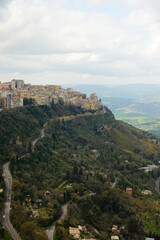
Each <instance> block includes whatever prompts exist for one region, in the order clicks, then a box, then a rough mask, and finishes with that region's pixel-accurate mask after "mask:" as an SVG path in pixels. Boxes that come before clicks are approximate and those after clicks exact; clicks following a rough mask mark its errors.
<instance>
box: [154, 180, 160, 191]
mask: <svg viewBox="0 0 160 240" xmlns="http://www.w3.org/2000/svg"><path fill="white" fill-rule="evenodd" d="M159 184H160V176H159V177H158V178H157V180H156V183H155V190H156V192H157V193H158V194H160V191H159Z"/></svg>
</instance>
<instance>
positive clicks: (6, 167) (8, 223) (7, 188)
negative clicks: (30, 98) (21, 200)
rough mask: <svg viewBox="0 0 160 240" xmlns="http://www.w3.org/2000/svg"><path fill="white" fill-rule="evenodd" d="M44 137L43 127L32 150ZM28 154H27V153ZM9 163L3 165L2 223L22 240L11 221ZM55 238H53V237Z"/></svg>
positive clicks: (15, 239) (15, 236)
mask: <svg viewBox="0 0 160 240" xmlns="http://www.w3.org/2000/svg"><path fill="white" fill-rule="evenodd" d="M43 137H44V128H42V129H41V131H40V137H39V138H36V139H35V140H33V141H32V143H31V144H32V152H34V146H35V144H36V142H37V141H38V140H39V139H41V138H43ZM26 155H27V154H26ZM26 155H24V156H22V157H21V158H23V157H25V156H26ZM9 164H10V162H8V163H5V164H4V165H3V172H4V182H5V201H4V206H3V210H2V225H3V226H4V228H5V229H6V230H7V231H8V232H9V233H10V234H11V236H12V238H13V239H14V240H21V238H20V236H19V235H18V233H17V232H16V230H15V228H14V227H13V225H12V224H11V221H10V217H9V215H10V206H11V195H12V175H11V173H10V171H9ZM52 240H53V238H52Z"/></svg>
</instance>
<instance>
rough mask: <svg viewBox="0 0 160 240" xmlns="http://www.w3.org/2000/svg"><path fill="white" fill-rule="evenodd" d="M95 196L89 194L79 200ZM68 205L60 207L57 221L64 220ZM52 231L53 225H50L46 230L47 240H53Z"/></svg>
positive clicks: (53, 229)
mask: <svg viewBox="0 0 160 240" xmlns="http://www.w3.org/2000/svg"><path fill="white" fill-rule="evenodd" d="M95 194H96V193H89V194H88V195H86V196H83V197H81V199H83V198H87V197H90V196H93V195H95ZM68 205H69V202H68V203H66V204H64V205H62V207H61V210H62V213H61V216H60V218H59V219H58V221H63V220H64V219H65V218H66V216H67V208H68ZM54 231H55V224H53V225H51V226H50V227H49V228H48V229H47V230H46V233H47V236H48V239H49V240H53V235H54Z"/></svg>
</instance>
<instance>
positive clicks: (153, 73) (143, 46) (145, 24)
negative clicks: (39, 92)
mask: <svg viewBox="0 0 160 240" xmlns="http://www.w3.org/2000/svg"><path fill="white" fill-rule="evenodd" d="M159 10H160V3H159V2H158V1H157V0H154V1H151V0H147V1H144V0H142V1H141V2H139V1H137V0H135V1H133V0H128V1H127V0H116V1H113V0H99V1H97V0H86V1H84V0H83V1H77V0H61V1H58V2H57V1H55V0H52V1H51V0H33V1H31V0H28V1H24V0H7V1H1V2H0V33H1V34H0V42H1V44H0V64H1V70H0V81H2V82H6V81H9V80H10V79H14V78H15V79H25V81H26V82H27V83H32V84H60V85H62V84H79V83H82V84H84V83H86V84H101V85H103V84H104V85H112V84H113V85H121V84H130V83H151V81H152V83H159V84H160V78H159V76H160V70H159V64H160V58H159V53H160V31H159V25H160V23H159V18H160V17H159Z"/></svg>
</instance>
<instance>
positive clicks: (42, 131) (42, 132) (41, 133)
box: [31, 128, 44, 153]
mask: <svg viewBox="0 0 160 240" xmlns="http://www.w3.org/2000/svg"><path fill="white" fill-rule="evenodd" d="M41 138H44V128H42V129H41V130H40V137H38V138H36V139H35V140H33V141H32V142H31V151H32V153H34V147H35V145H36V143H37V142H38V140H39V139H41Z"/></svg>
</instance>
